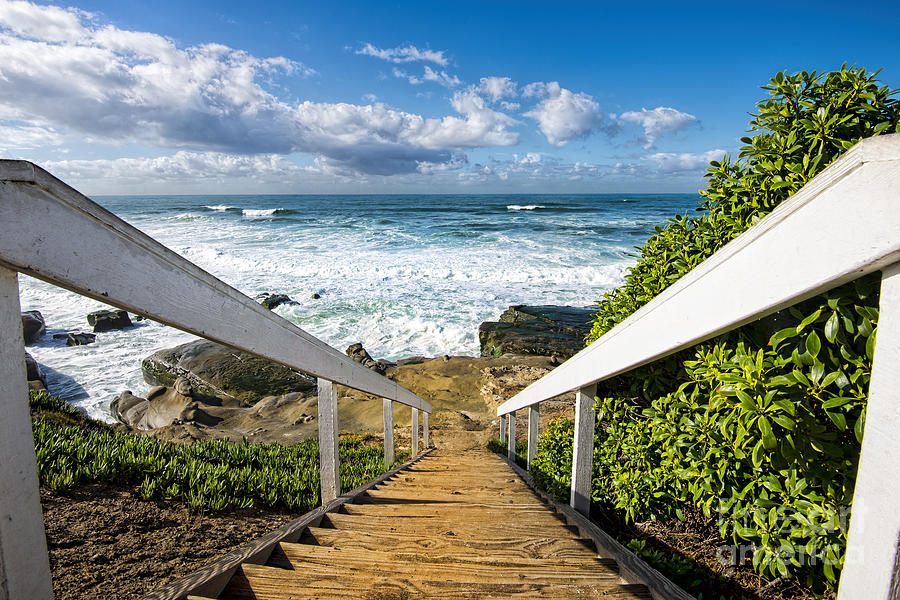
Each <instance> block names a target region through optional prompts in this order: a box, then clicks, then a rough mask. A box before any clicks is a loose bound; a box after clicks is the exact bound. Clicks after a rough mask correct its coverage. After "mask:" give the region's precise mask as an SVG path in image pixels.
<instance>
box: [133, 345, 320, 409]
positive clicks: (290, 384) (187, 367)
mask: <svg viewBox="0 0 900 600" xmlns="http://www.w3.org/2000/svg"><path fill="white" fill-rule="evenodd" d="M141 371H142V373H143V375H144V381H146V382H147V383H149V384H150V385H158V386H171V385H173V384H174V383H175V381H176V380H177V379H178V378H180V377H184V378H185V380H186V382H187V383H189V384H190V385H191V386H192V391H194V392H196V393H199V394H204V395H207V396H217V397H219V398H232V399H236V400H238V401H239V402H240V403H241V404H244V405H249V404H253V403H255V402H257V401H258V400H260V399H261V398H263V397H265V396H277V395H281V394H287V393H290V392H305V391H308V390H312V389H314V388H315V387H316V382H315V378H313V377H310V376H307V375H302V374H300V373H296V372H294V371H293V370H291V369H289V368H288V367H285V366H284V365H280V364H278V363H276V362H273V361H270V360H268V359H265V358H260V357H258V356H254V355H252V354H248V353H246V352H241V351H240V350H235V349H233V348H229V347H228V346H223V345H222V344H217V343H216V342H210V341H207V340H197V341H194V342H188V343H186V344H182V345H180V346H176V347H174V348H167V349H164V350H159V351H158V352H155V353H153V354H151V355H150V356H148V357H147V358H145V359H144V360H143V361H142V362H141Z"/></svg>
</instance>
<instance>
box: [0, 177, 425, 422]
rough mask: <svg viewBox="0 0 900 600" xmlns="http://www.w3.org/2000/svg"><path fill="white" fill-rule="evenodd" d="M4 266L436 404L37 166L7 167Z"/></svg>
mask: <svg viewBox="0 0 900 600" xmlns="http://www.w3.org/2000/svg"><path fill="white" fill-rule="evenodd" d="M63 233H64V237H65V240H64V243H62V242H61V238H60V235H61V234H63ZM0 263H4V264H6V265H7V266H9V267H12V268H13V269H14V270H16V271H19V272H22V273H27V274H28V275H32V276H34V277H37V278H38V279H43V280H44V281H47V282H49V283H52V284H54V285H58V286H60V287H63V288H66V289H69V290H72V291H74V292H76V293H79V294H82V295H85V296H88V297H91V298H94V299H96V300H99V301H101V302H105V303H107V304H111V305H113V306H116V307H119V308H123V309H125V310H128V311H130V312H133V313H137V314H140V315H144V316H147V317H150V318H152V319H154V320H156V321H160V322H162V323H165V324H167V325H171V326H173V327H177V328H178V329H182V330H184V331H188V332H190V333H194V334H196V335H199V336H201V337H205V338H208V339H211V340H214V341H217V342H221V343H223V344H227V345H229V346H232V347H235V348H239V349H241V350H245V351H247V352H251V353H253V354H257V355H259V356H263V357H265V358H269V359H272V360H274V361H276V362H279V363H282V364H284V365H286V366H288V367H291V368H293V369H297V370H299V371H304V372H306V373H310V374H311V375H315V376H316V377H321V378H324V379H327V380H329V381H334V382H336V383H340V384H342V385H346V386H348V387H351V388H354V389H358V390H362V391H364V392H368V393H371V394H375V395H376V396H380V397H382V398H390V399H391V400H393V401H395V402H400V403H401V404H405V405H407V406H414V407H416V408H418V409H421V410H424V411H426V412H431V405H430V404H429V403H428V402H427V401H425V400H423V399H422V398H419V397H418V396H416V395H415V394H413V393H412V392H410V391H408V390H406V389H405V388H403V387H401V386H399V385H397V384H396V383H395V382H393V381H391V380H389V379H387V378H385V377H383V376H381V375H378V374H377V373H375V372H374V371H371V370H369V369H367V368H365V367H363V366H362V365H360V364H359V363H356V362H354V361H353V360H352V359H350V358H349V357H348V356H346V355H344V354H343V353H341V352H339V351H337V350H335V349H334V348H331V347H330V346H328V345H327V344H325V343H324V342H322V341H320V340H318V339H316V338H315V337H314V336H312V335H310V334H308V333H306V332H305V331H303V330H302V329H300V328H298V327H296V326H295V325H292V324H291V323H289V322H288V321H286V320H284V319H282V318H281V317H279V316H278V315H277V314H276V313H274V312H272V311H270V310H268V309H266V308H265V307H263V306H261V305H260V304H259V303H258V302H256V301H254V300H253V299H252V298H248V297H247V296H245V295H243V294H241V293H240V292H239V291H237V290H235V289H234V288H232V287H230V286H228V285H227V284H225V283H223V282H222V281H220V280H218V279H216V278H215V277H213V276H212V275H210V274H209V273H206V272H205V271H203V270H202V269H200V268H199V267H197V266H196V265H194V264H192V263H191V262H189V261H187V260H185V259H184V258H182V257H180V256H178V255H177V254H176V253H174V252H172V251H171V250H169V249H168V248H166V247H165V246H163V245H162V244H160V243H158V242H156V241H155V240H153V239H152V238H150V237H149V236H147V235H145V234H144V233H142V232H140V231H139V230H137V229H135V228H134V227H132V226H130V225H128V224H127V223H125V222H124V221H122V220H121V219H119V218H118V217H116V216H115V215H113V214H112V213H110V212H108V211H106V210H104V209H103V208H101V207H100V206H98V205H96V204H94V203H93V202H91V201H90V200H89V199H88V198H86V197H85V196H83V195H82V194H80V193H79V192H77V191H75V190H74V189H72V188H70V187H69V186H67V185H65V184H64V183H62V182H61V181H59V180H58V179H56V178H54V177H53V176H52V175H50V174H49V173H47V172H46V171H44V170H43V169H41V168H40V167H37V166H35V165H32V164H31V163H27V162H23V161H5V160H2V161H0Z"/></svg>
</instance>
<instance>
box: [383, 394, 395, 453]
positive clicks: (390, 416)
mask: <svg viewBox="0 0 900 600" xmlns="http://www.w3.org/2000/svg"><path fill="white" fill-rule="evenodd" d="M382 400H383V403H384V409H383V411H382V412H383V414H384V468H385V469H390V468H391V465H393V464H394V403H393V402H391V399H390V398H383V399H382Z"/></svg>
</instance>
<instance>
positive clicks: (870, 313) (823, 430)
mask: <svg viewBox="0 0 900 600" xmlns="http://www.w3.org/2000/svg"><path fill="white" fill-rule="evenodd" d="M876 76H877V73H874V74H869V73H867V72H866V71H865V70H864V69H861V68H847V67H846V66H844V67H842V68H841V70H840V71H835V72H832V73H827V74H817V73H815V72H812V73H809V72H806V71H803V72H800V73H797V74H796V75H785V74H784V73H779V74H777V75H776V76H775V77H774V78H773V79H772V80H771V82H770V83H769V85H767V86H764V88H763V89H765V90H767V91H768V92H769V96H770V97H769V98H767V99H765V100H763V101H761V102H760V103H758V104H757V106H756V108H757V113H756V114H755V115H754V116H753V120H752V121H751V123H750V126H751V131H753V132H756V134H755V135H754V136H753V137H752V138H750V137H747V138H742V141H743V142H744V143H745V144H746V145H745V146H744V147H743V148H742V149H741V152H740V155H739V157H738V160H737V161H731V159H730V158H729V157H726V158H725V159H724V160H722V161H721V162H713V163H711V167H710V168H709V169H708V173H707V176H706V177H707V179H708V185H707V188H706V189H705V190H703V191H701V192H700V194H701V196H702V197H703V198H704V200H703V201H702V202H701V205H700V208H699V209H698V211H700V212H701V214H700V215H698V216H679V217H676V218H674V219H673V220H671V221H670V222H669V224H668V226H666V227H665V228H662V227H659V228H657V229H656V232H655V234H654V235H653V236H652V237H651V238H650V239H649V240H648V241H647V243H646V245H645V246H644V247H642V248H641V252H640V257H639V259H638V261H637V264H636V265H635V266H634V267H633V268H632V269H631V270H630V271H629V273H628V275H627V276H626V278H625V283H624V285H623V286H621V287H620V288H618V289H616V290H614V291H612V292H610V293H608V294H606V295H605V296H604V297H603V298H602V299H601V300H600V301H599V302H598V305H597V313H596V315H595V321H594V324H593V329H592V331H591V334H590V335H589V337H588V342H590V341H593V340H594V339H596V338H598V337H600V336H601V335H603V334H604V333H606V332H607V331H609V330H610V329H612V327H614V326H615V325H616V324H617V323H619V322H621V321H622V320H624V319H625V318H626V317H628V316H629V315H630V314H632V313H633V312H634V311H635V310H637V309H638V308H640V307H641V306H643V305H644V304H646V303H647V302H648V301H650V300H651V299H652V298H653V297H655V296H656V295H657V294H659V293H660V292H661V291H663V290H664V289H666V288H667V287H668V286H669V285H671V284H672V283H673V282H674V281H677V280H678V279H679V278H680V277H681V276H682V275H684V274H685V273H687V272H688V271H689V270H690V269H691V268H693V267H694V266H696V265H697V264H699V263H700V262H702V261H703V260H704V259H705V258H707V257H709V256H710V255H712V254H713V253H714V252H715V251H716V250H718V249H719V248H721V247H722V246H723V245H724V244H725V243H727V242H728V241H729V240H731V239H733V238H734V237H736V236H737V235H739V234H740V233H742V232H743V231H745V230H746V229H747V228H749V227H750V226H751V225H752V224H754V223H755V222H756V221H757V220H759V219H760V218H761V217H762V216H764V215H765V214H767V213H768V212H770V211H771V210H772V209H773V208H775V207H776V206H777V205H778V204H779V203H780V202H782V201H783V200H784V199H786V198H788V197H789V196H790V195H791V194H793V193H794V192H796V191H797V190H799V189H800V188H801V187H802V186H803V185H804V184H805V183H807V182H808V181H809V180H810V179H812V178H813V177H814V176H815V175H816V174H817V173H819V172H820V171H821V170H822V169H823V168H825V167H826V166H827V165H828V164H830V163H831V162H832V161H833V160H834V159H835V158H837V157H838V156H839V155H840V154H841V153H842V152H843V151H844V150H846V149H847V148H849V147H851V146H852V145H853V144H855V143H856V142H858V141H859V140H861V139H862V138H865V137H870V136H872V135H878V134H880V133H887V132H897V131H900V105H898V102H897V100H895V99H893V98H892V95H893V92H891V91H890V90H889V89H888V88H887V87H885V86H881V85H879V83H878V82H877V80H876ZM848 209H850V210H852V207H848ZM878 281H879V278H878V276H877V275H874V276H870V277H867V278H864V279H862V280H859V281H857V282H854V283H852V284H848V285H845V286H842V287H840V288H837V289H835V290H832V291H830V292H829V293H827V294H824V295H823V296H820V297H817V298H813V299H811V300H807V301H805V302H803V303H800V304H799V305H797V306H795V307H793V308H791V309H790V310H787V311H782V312H781V313H778V314H777V315H774V316H772V317H769V318H767V319H763V320H761V321H758V322H756V323H754V324H751V325H748V326H745V327H742V328H740V329H738V330H736V331H733V332H730V333H729V334H726V335H723V336H720V337H719V338H717V339H714V340H711V341H709V342H706V343H704V344H701V345H699V346H697V347H695V348H693V349H691V350H687V351H683V352H681V353H679V354H677V355H675V356H672V357H669V358H668V359H665V360H662V361H658V362H657V363H655V364H652V365H648V366H646V367H643V368H641V369H637V370H635V371H632V372H631V373H627V374H625V375H622V376H619V377H616V378H614V379H612V380H609V381H606V382H603V383H602V384H601V386H600V387H599V389H598V394H599V396H598V400H597V405H596V406H597V409H598V420H599V426H598V428H597V439H596V445H595V451H594V461H595V465H594V480H593V497H594V500H595V501H597V502H601V503H603V504H605V505H607V506H612V507H615V508H616V509H619V510H621V511H622V512H623V513H624V514H625V515H626V516H627V517H628V518H630V519H633V520H647V519H662V518H666V519H667V518H673V517H679V516H680V510H679V506H681V505H683V503H685V502H690V503H692V504H694V505H696V506H698V507H700V508H701V509H703V511H704V512H705V513H706V514H707V516H709V517H711V518H712V517H714V516H717V517H718V523H719V528H720V531H721V534H722V536H723V537H725V538H726V539H730V540H732V542H733V543H734V545H735V546H745V547H749V548H751V549H752V565H753V567H754V568H756V569H757V570H758V571H759V572H760V573H764V574H770V575H772V576H784V575H789V574H801V573H805V574H806V576H807V578H808V580H809V581H811V582H812V581H817V580H821V579H822V577H821V575H824V577H825V580H826V581H827V586H828V587H833V586H834V585H836V582H837V577H838V573H839V570H840V565H841V563H842V560H843V552H844V546H845V543H846V524H847V523H846V510H847V508H848V507H849V505H850V503H851V500H852V494H853V486H854V484H855V476H856V465H857V460H858V456H859V445H860V441H861V439H862V432H863V426H864V423H865V404H866V394H867V390H868V383H869V376H870V372H871V359H872V351H873V349H874V343H875V328H876V325H877V321H878ZM567 428H568V429H567ZM566 461H568V464H567V463H566ZM535 464H536V465H537V466H539V467H540V472H541V473H542V475H541V477H543V479H542V481H543V484H544V485H545V487H546V488H547V489H548V490H551V491H552V490H553V489H556V490H557V492H559V491H561V490H563V489H566V490H567V489H568V483H569V482H568V478H569V477H570V475H569V473H570V470H571V424H570V423H567V422H565V421H560V422H558V423H556V424H554V426H553V427H551V429H550V431H548V432H547V433H545V434H544V436H542V438H541V442H540V444H539V451H538V458H537V461H536V463H535ZM536 481H538V478H536ZM566 493H567V491H566ZM556 495H559V494H556Z"/></svg>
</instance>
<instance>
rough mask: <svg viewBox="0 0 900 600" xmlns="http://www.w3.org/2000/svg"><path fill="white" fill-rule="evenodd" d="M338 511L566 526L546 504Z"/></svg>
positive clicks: (369, 506)
mask: <svg viewBox="0 0 900 600" xmlns="http://www.w3.org/2000/svg"><path fill="white" fill-rule="evenodd" d="M340 512H341V513H344V514H348V515H363V516H383V517H391V518H393V519H398V518H406V517H412V518H416V517H425V518H435V519H440V518H447V519H454V520H455V519H457V518H459V517H463V518H470V519H471V518H475V517H478V518H481V519H494V520H496V521H498V522H500V521H521V520H523V519H527V520H528V522H529V523H538V524H541V525H563V526H565V525H566V522H565V520H564V519H563V518H562V517H560V516H558V515H556V513H552V512H549V511H548V510H547V508H546V507H540V508H538V507H534V508H520V507H518V506H515V505H513V506H510V507H496V508H492V507H485V506H484V505H477V504H475V505H473V504H456V505H453V506H442V505H436V504H345V505H344V506H343V507H342V508H341V510H340Z"/></svg>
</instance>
